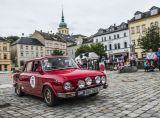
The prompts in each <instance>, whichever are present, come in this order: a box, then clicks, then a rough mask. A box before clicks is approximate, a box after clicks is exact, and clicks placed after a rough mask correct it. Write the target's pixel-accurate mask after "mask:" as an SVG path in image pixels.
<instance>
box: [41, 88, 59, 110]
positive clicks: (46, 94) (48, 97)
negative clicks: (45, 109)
mask: <svg viewBox="0 0 160 118" xmlns="http://www.w3.org/2000/svg"><path fill="white" fill-rule="evenodd" d="M43 98H44V102H45V103H46V105H47V106H49V107H53V106H56V105H57V104H58V98H57V97H56V96H55V94H54V92H53V91H52V89H51V88H50V87H45V88H44V90H43Z"/></svg>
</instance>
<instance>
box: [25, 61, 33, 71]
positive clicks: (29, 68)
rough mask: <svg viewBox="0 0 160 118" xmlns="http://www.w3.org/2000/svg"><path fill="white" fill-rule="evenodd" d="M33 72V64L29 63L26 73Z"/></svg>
mask: <svg viewBox="0 0 160 118" xmlns="http://www.w3.org/2000/svg"><path fill="white" fill-rule="evenodd" d="M31 71H32V62H28V63H27V65H26V68H25V72H31Z"/></svg>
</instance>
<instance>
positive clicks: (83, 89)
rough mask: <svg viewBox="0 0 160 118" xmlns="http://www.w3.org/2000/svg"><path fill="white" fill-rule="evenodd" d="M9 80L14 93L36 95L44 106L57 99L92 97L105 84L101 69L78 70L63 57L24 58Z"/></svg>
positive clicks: (77, 67)
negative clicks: (19, 68) (23, 62)
mask: <svg viewBox="0 0 160 118" xmlns="http://www.w3.org/2000/svg"><path fill="white" fill-rule="evenodd" d="M13 82H14V87H15V93H16V94H17V95H18V96H23V95H24V94H25V93H26V94H31V95H34V96H39V97H42V98H44V101H45V103H46V104H47V105H48V106H54V105H57V103H59V101H60V98H71V97H79V96H95V95H97V94H98V93H99V91H100V90H102V89H104V88H107V86H108V84H107V78H106V75H105V74H104V72H100V71H93V70H82V69H80V68H79V66H78V65H77V64H76V63H75V62H74V61H73V60H72V59H71V58H70V57H65V56H49V57H42V58H37V59H33V60H30V61H27V62H26V63H25V65H24V67H23V69H22V71H21V72H19V73H16V74H14V76H13Z"/></svg>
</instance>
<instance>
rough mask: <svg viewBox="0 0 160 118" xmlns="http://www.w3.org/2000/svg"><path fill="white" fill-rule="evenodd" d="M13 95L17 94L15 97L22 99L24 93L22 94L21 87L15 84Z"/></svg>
mask: <svg viewBox="0 0 160 118" xmlns="http://www.w3.org/2000/svg"><path fill="white" fill-rule="evenodd" d="M15 93H16V94H17V96H19V97H22V96H24V92H22V89H21V87H20V86H19V85H18V84H17V85H16V87H15Z"/></svg>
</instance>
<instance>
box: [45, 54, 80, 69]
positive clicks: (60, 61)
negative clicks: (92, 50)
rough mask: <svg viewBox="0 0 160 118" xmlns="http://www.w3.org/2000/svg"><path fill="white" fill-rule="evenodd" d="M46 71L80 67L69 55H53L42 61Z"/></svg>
mask: <svg viewBox="0 0 160 118" xmlns="http://www.w3.org/2000/svg"><path fill="white" fill-rule="evenodd" d="M42 68H43V70H44V71H49V70H58V69H66V68H78V66H77V64H76V63H75V62H74V61H73V59H72V58H69V57H52V58H47V59H45V60H43V61H42Z"/></svg>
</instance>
